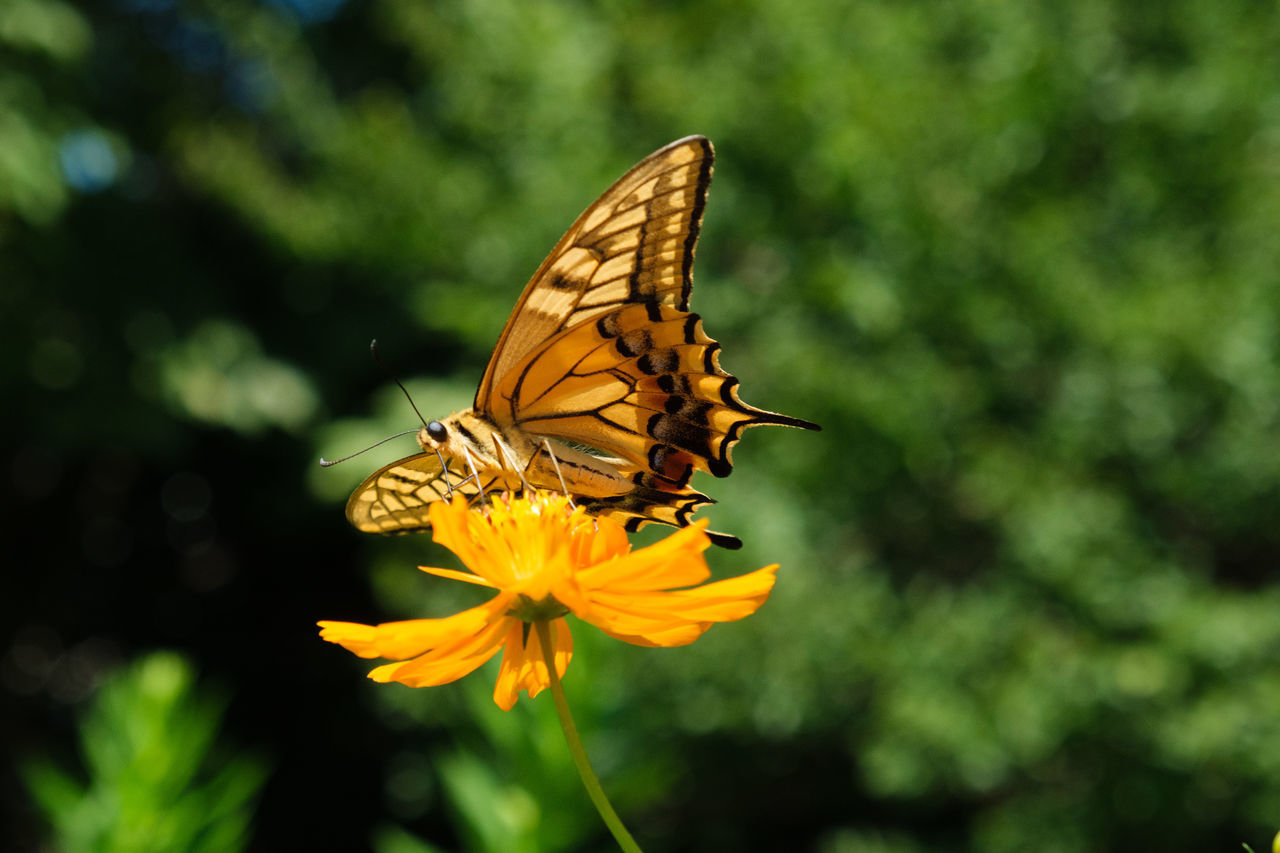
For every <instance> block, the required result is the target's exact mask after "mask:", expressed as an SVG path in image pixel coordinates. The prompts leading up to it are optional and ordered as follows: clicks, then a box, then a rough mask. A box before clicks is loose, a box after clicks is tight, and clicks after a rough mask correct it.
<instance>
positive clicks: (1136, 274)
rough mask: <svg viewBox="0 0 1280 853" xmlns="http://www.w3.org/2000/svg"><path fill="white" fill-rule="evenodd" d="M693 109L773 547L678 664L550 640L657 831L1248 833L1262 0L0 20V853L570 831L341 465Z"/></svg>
mask: <svg viewBox="0 0 1280 853" xmlns="http://www.w3.org/2000/svg"><path fill="white" fill-rule="evenodd" d="M690 133H703V134H706V135H707V136H709V137H710V138H711V139H712V140H713V142H714V143H715V144H716V146H717V152H718V161H717V165H716V178H715V181H714V183H713V186H712V191H711V197H710V202H709V206H708V209H707V214H706V222H705V229H704V236H703V239H702V242H701V244H700V249H699V255H698V265H697V268H696V284H697V286H696V288H695V291H694V296H693V306H694V308H695V310H697V311H699V312H700V313H702V314H703V315H704V317H705V318H706V327H707V329H708V331H709V332H710V334H712V335H713V336H714V337H716V338H717V339H719V340H720V341H721V342H722V344H723V345H724V358H723V363H724V365H725V366H726V368H727V369H729V370H730V371H732V372H733V373H735V374H736V375H738V376H739V377H740V378H741V379H742V385H743V396H744V398H745V399H746V400H748V401H749V402H751V403H754V404H756V405H759V406H763V407H765V408H770V409H774V410H777V411H782V412H786V413H789V414H794V415H797V416H800V417H804V418H809V419H812V420H815V421H817V422H819V423H821V424H822V425H823V427H824V431H823V432H821V433H802V432H799V431H793V430H780V429H761V430H754V431H752V432H751V433H749V434H748V435H747V436H746V437H745V439H744V440H743V442H742V443H741V444H740V445H739V446H738V449H737V454H736V457H735V461H736V462H737V470H736V471H735V473H734V475H733V476H732V477H731V478H730V479H728V480H724V481H703V482H702V483H701V485H702V486H703V487H704V488H705V489H706V490H707V491H709V492H710V493H711V494H712V495H713V496H714V497H716V498H718V499H719V501H720V503H719V504H718V505H717V506H715V507H713V508H710V509H709V510H707V511H706V512H705V515H706V516H708V517H710V518H711V519H712V520H713V524H714V526H715V527H717V528H718V529H723V530H728V531H733V532H737V533H739V534H741V535H742V536H743V538H744V539H745V540H746V547H745V548H744V550H742V551H740V552H738V553H732V554H731V553H724V552H717V553H715V554H713V555H712V557H711V559H712V561H713V568H714V570H715V572H716V573H717V575H721V576H727V575H730V574H737V573H740V572H743V571H747V570H750V569H754V568H757V567H759V566H761V565H764V564H766V563H769V562H774V561H780V562H782V563H783V570H782V573H781V575H780V580H779V584H778V587H777V590H776V592H775V594H774V595H773V598H772V599H771V600H770V602H769V603H768V605H767V606H766V607H765V608H764V609H763V610H762V611H761V612H760V613H759V614H758V615H756V616H754V617H752V618H751V619H749V620H747V621H745V622H741V623H736V624H733V625H727V626H721V627H717V628H715V629H713V630H712V631H710V632H709V633H708V634H707V636H705V637H704V638H703V639H702V640H700V641H699V642H698V643H697V644H695V645H694V646H692V647H689V648H686V649H677V650H650V649H638V648H632V647H626V646H622V645H621V644H618V643H616V642H605V641H602V639H601V638H600V637H599V635H597V634H594V633H593V632H591V631H590V630H587V629H586V628H585V627H583V626H578V627H577V628H576V629H575V636H576V639H577V641H578V650H577V656H576V657H575V659H574V662H573V666H572V668H571V669H570V672H569V676H568V681H567V689H568V690H569V693H570V698H571V701H573V702H574V703H575V708H576V710H577V713H578V715H579V723H580V725H581V726H582V728H583V729H584V731H585V733H586V738H587V744H588V748H589V750H590V751H591V753H592V755H593V757H594V760H595V762H596V764H597V768H598V769H599V771H600V772H601V774H602V776H603V777H604V783H605V787H606V789H608V790H609V791H610V792H611V793H612V794H613V796H614V797H615V800H616V802H617V804H618V806H619V809H620V811H622V813H623V814H624V815H625V816H626V818H627V820H628V822H629V824H630V826H631V828H632V829H633V831H634V832H635V834H636V836H637V838H638V840H639V841H640V842H641V843H642V844H643V845H644V846H645V847H646V849H649V850H654V851H692V850H716V849H720V850H780V849H803V850H816V851H825V853H844V851H849V853H854V852H855V851H856V852H857V853H862V851H871V853H915V851H926V850H927V851H941V850H946V851H992V853H998V851H1023V850H1036V851H1046V852H1047V853H1084V851H1110V850H1116V851H1130V850H1170V851H1172V850H1194V851H1207V850H1224V851H1225V850H1239V849H1241V845H1242V844H1245V843H1247V844H1250V845H1251V846H1252V847H1253V848H1254V849H1255V850H1261V849H1263V848H1265V847H1267V845H1268V844H1269V839H1270V837H1271V835H1272V834H1274V832H1275V830H1276V829H1277V828H1280V576H1278V575H1277V571H1276V569H1277V565H1276V563H1277V557H1278V556H1280V524H1278V523H1277V522H1278V521H1280V487H1278V484H1280V360H1278V356H1280V239H1278V236H1277V224H1278V223H1280V11H1278V10H1277V8H1276V7H1275V6H1274V5H1273V4H1269V3H1256V2H1252V0H1215V2H1211V3H1206V2H1202V0H1173V2H1167V3H1125V2H1109V0H1079V2H1072V3H1059V2H1020V3H993V2H982V0H951V1H950V2H888V0H878V2H857V3H852V2H849V3H846V2H834V0H785V2H782V0H747V1H746V2H734V3H729V2H723V0H719V2H718V0H701V2H689V3H666V2H647V0H608V2H603V3H577V2H569V0H559V2H553V0H439V2H405V1H404V0H373V1H372V2H358V0H346V2H344V0H263V2H251V0H218V2H203V3H201V2H182V0H113V2H107V3H99V4H93V5H92V6H89V5H88V4H86V5H85V6H83V7H81V6H75V5H70V4H68V3H66V2H64V0H5V2H3V3H0V347H3V355H4V357H3V359H2V360H0V376H3V383H4V392H3V397H4V403H5V414H4V418H3V423H4V431H3V434H2V435H3V440H0V455H2V456H3V460H2V461H3V466H2V467H0V474H2V477H0V482H2V483H3V492H2V493H3V502H4V503H3V516H2V517H3V525H4V527H3V530H4V539H5V541H6V542H7V543H8V544H7V548H6V551H7V556H6V559H5V561H4V563H5V568H4V570H3V576H4V585H3V590H2V592H0V615H2V617H3V623H2V625H0V628H2V629H3V636H2V638H0V639H2V640H3V648H2V649H0V654H2V655H3V660H2V662H0V703H2V704H0V714H2V715H3V716H2V718H0V731H2V732H3V734H2V735H0V737H3V738H4V741H5V747H6V753H7V755H8V756H9V758H7V759H6V760H5V761H4V762H3V767H0V773H3V776H0V801H2V805H3V814H0V825H3V826H4V827H6V828H5V829H4V830H3V831H4V832H5V833H6V834H7V835H8V840H7V841H6V843H5V844H4V845H3V846H4V847H5V849H38V848H40V847H41V846H42V845H43V846H44V847H45V849H49V848H52V849H67V850H113V851H114V850H120V851H127V850H210V851H217V850H234V849H240V848H242V847H246V846H247V848H248V849H252V850H263V851H266V850H286V849H317V850H321V849H323V850H363V849H370V850H377V851H379V853H420V851H430V850H436V849H439V850H462V849H465V850H481V851H508V850H516V851H558V850H606V849H610V846H611V842H610V841H609V839H608V837H607V835H605V833H604V831H603V829H602V827H601V826H600V824H599V821H598V819H597V818H596V817H595V816H594V814H593V813H592V812H591V810H590V806H589V805H588V804H587V801H586V799H585V796H584V795H583V794H582V793H581V791H580V788H579V785H578V782H577V780H576V778H575V777H574V775H573V771H572V769H571V765H570V764H569V760H568V758H567V756H566V754H565V751H564V748H563V744H562V741H561V736H560V733H559V731H558V729H557V728H556V726H555V723H554V719H553V715H552V714H551V711H550V708H549V705H550V702H549V700H548V701H544V700H543V699H541V698H540V699H539V700H537V701H534V702H527V701H524V700H522V701H521V703H520V704H519V705H518V706H517V708H516V710H514V711H512V712H511V713H510V714H503V713H502V712H500V711H498V710H497V709H496V708H495V707H494V706H493V704H492V702H491V701H490V699H489V693H490V691H491V689H492V670H491V669H490V670H485V671H483V672H482V673H480V674H477V675H474V676H472V677H470V678H468V679H466V680H464V681H462V682H459V683H458V684H455V685H451V686H448V687H441V688H433V689H425V690H416V691H415V690H410V689H408V688H402V687H400V686H398V685H396V686H380V685H375V684H372V683H370V682H368V681H366V680H365V679H364V678H363V674H364V672H365V671H366V670H367V668H368V667H367V665H366V664H365V663H364V662H361V661H358V660H356V659H355V658H354V657H352V656H351V655H349V654H347V653H346V652H344V651H342V650H341V649H338V648H337V647H334V646H330V645H328V644H325V643H323V642H321V641H320V640H319V639H318V637H317V636H316V631H315V628H314V622H315V621H316V620H317V619H323V618H330V619H349V620H355V621H370V622H375V621H385V620H390V619H395V618H405V617H411V616H421V615H444V614H447V613H450V612H453V611H454V610H456V609H458V608H459V607H463V606H467V605H469V604H471V603H474V601H475V599H474V598H473V597H470V596H471V594H472V593H471V591H470V590H467V589H462V590H459V589H456V588H455V587H457V586H461V585H458V584H449V583H448V582H445V581H441V580H433V579H429V578H427V577H426V576H423V575H421V574H420V573H418V572H416V571H414V570H413V567H414V566H415V565H417V564H420V563H427V564H435V565H450V566H452V565H456V564H455V563H453V562H451V559H452V558H451V557H450V555H448V554H446V553H444V552H442V551H440V550H439V549H437V548H436V546H434V545H433V544H431V543H430V542H429V541H427V540H426V538H425V537H412V538H400V539H381V538H378V537H368V536H364V535H362V534H359V533H357V532H355V531H354V530H352V529H351V528H349V527H348V525H347V524H346V522H345V521H344V519H343V515H342V504H343V501H344V500H345V497H346V495H347V493H348V492H349V490H350V489H351V488H352V486H353V485H354V484H355V483H356V482H358V481H359V480H360V479H362V477H363V476H364V475H365V474H367V473H368V472H369V471H371V470H373V468H374V467H375V466H376V465H378V464H381V463H382V462H384V461H388V460H390V459H393V458H397V457H399V456H401V455H405V454H407V453H408V452H410V451H411V450H412V449H413V444H412V439H411V438H403V439H400V440H398V442H395V443H393V444H391V445H389V446H385V447H382V448H379V449H378V450H376V451H373V452H371V453H369V454H367V455H366V456H363V457H360V458H359V459H357V460H353V461H351V462H347V463H344V464H343V465H340V466H338V467H337V468H334V469H330V470H324V471H322V470H320V469H319V468H318V467H317V465H316V460H317V459H318V457H320V456H321V455H325V456H328V457H334V456H340V455H342V454H345V453H349V452H352V451H354V450H356V449H359V448H361V447H364V446H366V445H368V444H371V443H372V442H374V441H376V440H378V439H381V438H384V437H386V436H387V435H389V434H391V433H393V432H395V431H398V430H400V429H406V428H410V427H412V426H414V424H415V423H416V422H417V421H416V418H415V416H414V415H413V413H412V411H411V410H410V409H409V407H408V405H407V403H406V402H405V401H404V399H403V397H402V396H401V395H400V392H399V391H398V390H397V389H396V388H395V387H394V386H393V385H392V383H391V382H390V381H389V379H388V377H387V375H386V373H385V372H384V371H383V370H382V369H380V368H379V367H378V366H377V365H375V364H374V363H373V362H372V361H371V360H370V358H369V356H368V343H369V341H370V339H372V338H377V339H378V340H379V342H380V344H379V346H380V352H381V355H382V358H383V360H384V361H385V362H386V363H387V365H388V368H389V369H390V370H391V371H392V372H394V373H396V374H397V375H399V376H400V377H402V378H403V379H404V381H405V383H406V385H407V386H408V388H409V390H410V392H411V393H412V394H413V397H414V399H415V401H416V402H417V405H418V407H419V408H420V409H422V410H423V412H424V413H429V414H436V415H439V414H444V413H447V412H450V411H453V410H454V409H456V408H459V407H461V406H464V405H466V404H467V403H468V402H469V400H470V398H471V396H472V394H473V392H474V388H475V385H476V383H477V381H478V379H479V376H480V373H481V372H482V370H483V367H484V364H485V360H486V358H487V356H488V353H489V351H490V348H491V347H492V344H493V342H494V340H496V337H497V334H498V332H499V330H500V329H501V326H502V324H503V322H504V320H505V318H506V316H507V313H508V312H509V310H510V308H511V306H512V305H513V304H514V302H515V299H516V296H517V295H518V293H519V291H520V288H521V287H522V286H523V284H524V282H525V281H526V279H527V278H528V276H529V274H530V273H531V272H532V271H533V269H534V268H535V267H536V266H537V264H538V262H539V261H540V260H541V258H542V257H543V255H544V254H545V252H546V251H547V250H548V249H549V248H550V247H551V246H552V245H553V243H554V242H555V240H556V239H557V237H558V236H559V234H560V233H561V232H562V231H563V229H564V228H565V227H567V226H568V224H569V223H570V222H571V221H572V220H573V218H574V217H575V216H576V215H577V214H578V212H579V211H580V210H581V209H582V208H583V207H585V206H586V205H587V204H588V203H589V202H590V201H592V200H593V199H594V198H595V197H596V196H597V195H598V194H599V193H600V192H601V191H602V190H603V189H604V188H605V187H607V186H608V185H609V183H610V182H612V181H613V180H614V178H616V177H617V176H618V175H620V174H621V173H622V172H623V171H624V170H625V169H626V168H628V167H629V166H630V165H631V164H633V163H634V162H635V161H637V160H639V159H640V158H641V157H643V156H644V155H646V154H648V153H649V152H650V151H652V150H653V149H655V148H657V147H659V146H660V145H662V144H664V143H666V142H668V141H670V140H672V139H675V138H677V137H679V136H683V135H686V134H690Z"/></svg>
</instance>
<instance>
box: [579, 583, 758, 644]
mask: <svg viewBox="0 0 1280 853" xmlns="http://www.w3.org/2000/svg"><path fill="white" fill-rule="evenodd" d="M777 570H778V567H777V565H773V566H766V567H765V568H763V569H759V570H757V571H754V572H751V573H749V574H745V575H741V576H739V577H736V578H728V579H726V580H722V581H716V582H715V583H709V584H706V585H705V586H700V587H696V588H694V589H681V590H673V591H666V592H649V593H636V592H632V593H620V592H614V591H612V590H595V591H593V592H592V593H591V594H590V599H591V607H590V609H589V610H587V611H586V612H582V611H575V613H576V614H577V615H578V617H579V618H581V619H583V620H584V621H587V622H590V623H591V624H592V625H595V626H596V627H597V628H599V629H600V630H602V631H604V632H605V633H607V634H609V635H610V636H612V637H616V638H618V639H620V640H624V641H625V642H629V643H635V644H636V645H658V646H678V645H685V644H687V643H690V642H692V641H693V640H695V639H697V637H698V636H699V635H701V634H702V632H703V631H705V630H706V629H707V628H709V627H710V626H711V625H712V624H713V623H716V622H733V621H736V620H738V619H742V618H743V617H746V616H750V615H751V614H752V613H755V612H756V611H757V610H758V609H760V606H761V605H762V604H764V602H765V601H766V600H767V599H768V597H769V592H770V591H771V590H772V589H773V584H774V581H775V579H776V578H775V573H776V572H777Z"/></svg>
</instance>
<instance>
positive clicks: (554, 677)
mask: <svg viewBox="0 0 1280 853" xmlns="http://www.w3.org/2000/svg"><path fill="white" fill-rule="evenodd" d="M533 624H534V627H535V628H536V629H537V631H538V643H539V644H540V645H541V646H542V659H543V661H545V662H546V664H547V673H548V675H549V677H550V679H551V698H552V699H554V700H555V703H556V713H557V714H558V715H559V716H560V728H562V729H564V739H565V741H566V742H568V744H569V754H570V755H572V756H573V763H574V764H575V765H576V766H577V768H578V775H579V776H581V777H582V785H583V787H585V788H586V789H587V796H589V797H591V802H592V803H594V804H595V807H596V811H598V812H600V817H601V818H603V819H604V823H605V826H607V827H609V831H610V832H612V833H613V838H614V840H615V841H617V842H618V846H619V847H621V848H622V849H623V850H625V851H627V853H641V851H640V847H639V845H637V844H636V841H635V839H634V838H632V837H631V833H629V832H627V828H626V827H625V826H623V825H622V820H621V819H620V818H619V817H618V813H617V812H615V811H614V810H613V805H612V804H611V803H610V802H609V798H608V797H606V796H605V795H604V789H603V788H601V787H600V780H599V779H597V778H596V774H595V771H594V770H592V769H591V762H590V760H588V759H587V751H586V750H585V749H583V748H582V740H581V739H580V738H579V737H578V727H577V726H575V725H574V724H573V714H571V713H569V702H568V700H566V699H565V697H564V687H563V686H562V685H561V684H560V676H559V675H558V674H557V673H556V661H555V652H554V651H553V650H552V648H551V627H550V623H549V622H548V621H547V620H545V619H543V620H539V621H537V622H535V623H533Z"/></svg>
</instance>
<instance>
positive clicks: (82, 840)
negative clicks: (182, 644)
mask: <svg viewBox="0 0 1280 853" xmlns="http://www.w3.org/2000/svg"><path fill="white" fill-rule="evenodd" d="M194 678H195V674H194V671H193V669H192V667H191V664H190V663H188V662H187V661H186V660H185V659H183V658H182V657H181V656H179V655H175V654H172V653H155V654H151V655H149V656H147V657H145V658H142V659H140V660H138V661H137V662H136V663H134V664H133V665H132V666H130V667H129V668H128V669H127V670H125V671H123V672H120V673H117V674H116V675H115V676H113V677H112V678H111V679H110V680H109V681H108V682H107V683H106V684H105V685H103V687H102V690H101V692H100V693H99V695H98V696H97V697H96V698H95V699H94V702H93V707H92V708H91V709H90V711H89V712H88V713H87V714H86V715H85V716H84V718H83V720H82V721H81V723H80V750H81V753H82V755H83V758H84V765H85V770H86V771H87V776H88V779H87V782H81V781H80V778H79V777H80V775H81V774H79V773H68V772H67V771H65V770H62V769H60V768H58V767H56V766H55V765H54V764H52V763H50V762H47V761H42V762H39V763H33V764H31V765H30V766H28V767H27V768H26V776H27V784H28V787H29V789H30V791H31V793H32V796H33V797H34V798H35V800H36V802H37V803H39V805H40V809H41V811H42V812H43V813H44V815H45V818H46V819H47V820H48V822H49V823H50V825H51V826H52V828H53V839H52V843H53V849H56V850H60V851H66V853H81V851H84V852H85V853H88V851H93V852H94V853H132V851H137V850H169V851H175V853H177V851H190V853H198V851H202V853H226V851H236V850H243V849H245V847H246V845H247V843H248V831H249V823H250V818H251V816H252V811H253V804H254V800H255V799H256V797H257V795H258V792H259V789H260V788H261V787H262V782H263V780H264V779H265V776H266V773H265V772H264V767H263V763H262V762H261V761H260V760H258V759H256V758H250V757H246V756H238V757H234V758H226V757H225V756H218V755H217V753H218V752H219V751H220V750H219V749H218V745H217V743H216V740H215V739H216V737H217V735H218V727H219V722H220V718H221V716H222V706H223V703H222V702H221V701H220V700H217V699H215V698H213V697H212V696H209V695H201V694H200V693H197V692H196V689H195V685H194Z"/></svg>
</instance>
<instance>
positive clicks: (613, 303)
mask: <svg viewBox="0 0 1280 853" xmlns="http://www.w3.org/2000/svg"><path fill="white" fill-rule="evenodd" d="M714 159H715V155H714V153H713V151H712V148H711V142H710V140H708V139H707V138H706V137H703V136H687V137H685V138H684V139H677V140H676V141H675V142H672V143H670V144H669V145H666V146H664V147H662V148H660V149H658V150H657V151H655V152H653V153H652V154H650V155H649V156H648V157H646V158H644V159H643V160H641V161H640V162H639V163H637V164H636V165H635V166H633V167H632V168H631V170H630V171H628V172H627V173H626V174H625V175H623V176H622V177H621V178H619V179H618V180H617V181H616V182H615V183H614V185H613V186H611V187H609V189H607V190H605V192H604V194H603V195H601V196H600V198H599V199H597V200H596V201H595V203H593V204H592V205H591V206H590V207H588V208H587V209H586V210H585V211H583V212H582V215H581V216H579V217H578V219H577V220H576V221H575V222H574V223H573V225H571V226H570V227H569V230H568V231H567V232H565V235H564V236H563V237H561V238H560V242H558V243H556V246H555V248H554V249H552V250H551V253H550V254H548V255H547V257H546V259H545V260H544V261H543V262H542V265H541V266H539V267H538V270H537V272H535V273H534V274H533V277H532V278H531V279H530V280H529V283H528V284H527V285H525V289H524V292H523V293H522V294H521V295H520V300H519V301H518V302H517V303H516V307H515V310H514V311H512V312H511V318H510V319H509V320H507V325H506V328H504V329H503V330H502V335H501V337H499V338H498V345H497V346H496V347H495V348H494V351H493V357H492V358H490V360H489V365H488V367H487V368H485V372H484V378H483V379H481V381H480V388H479V389H478V390H477V391H476V400H475V410H476V411H477V412H488V411H490V406H489V401H490V397H491V395H492V393H493V390H494V386H495V385H496V384H497V383H498V382H500V381H502V379H503V378H504V377H506V376H507V375H508V374H509V373H510V372H511V369H512V368H513V367H515V365H516V364H517V363H519V362H520V361H521V360H522V359H524V358H525V356H527V355H528V354H529V353H530V352H531V351H533V350H534V349H537V348H538V347H540V346H542V345H544V344H545V343H546V342H547V340H548V339H550V338H551V337H553V336H554V335H555V334H556V333H557V332H560V331H561V330H563V329H566V328H569V327H570V326H573V325H576V324H578V323H581V322H584V321H586V320H588V319H590V318H591V317H594V316H596V315H598V314H602V313H605V312H607V311H612V310H614V309H616V308H618V307H620V306H623V305H626V304H629V303H635V302H650V303H659V304H662V305H669V306H672V307H674V308H679V309H682V310H683V309H686V308H688V306H689V290H690V288H691V287H692V286H693V276H692V272H693V250H694V245H695V244H696V243H697V241H698V229H699V228H700V227H701V223H702V210H703V207H704V206H705V205H706V200H707V187H709V186H710V185H711V166H712V162H713V161H714Z"/></svg>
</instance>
